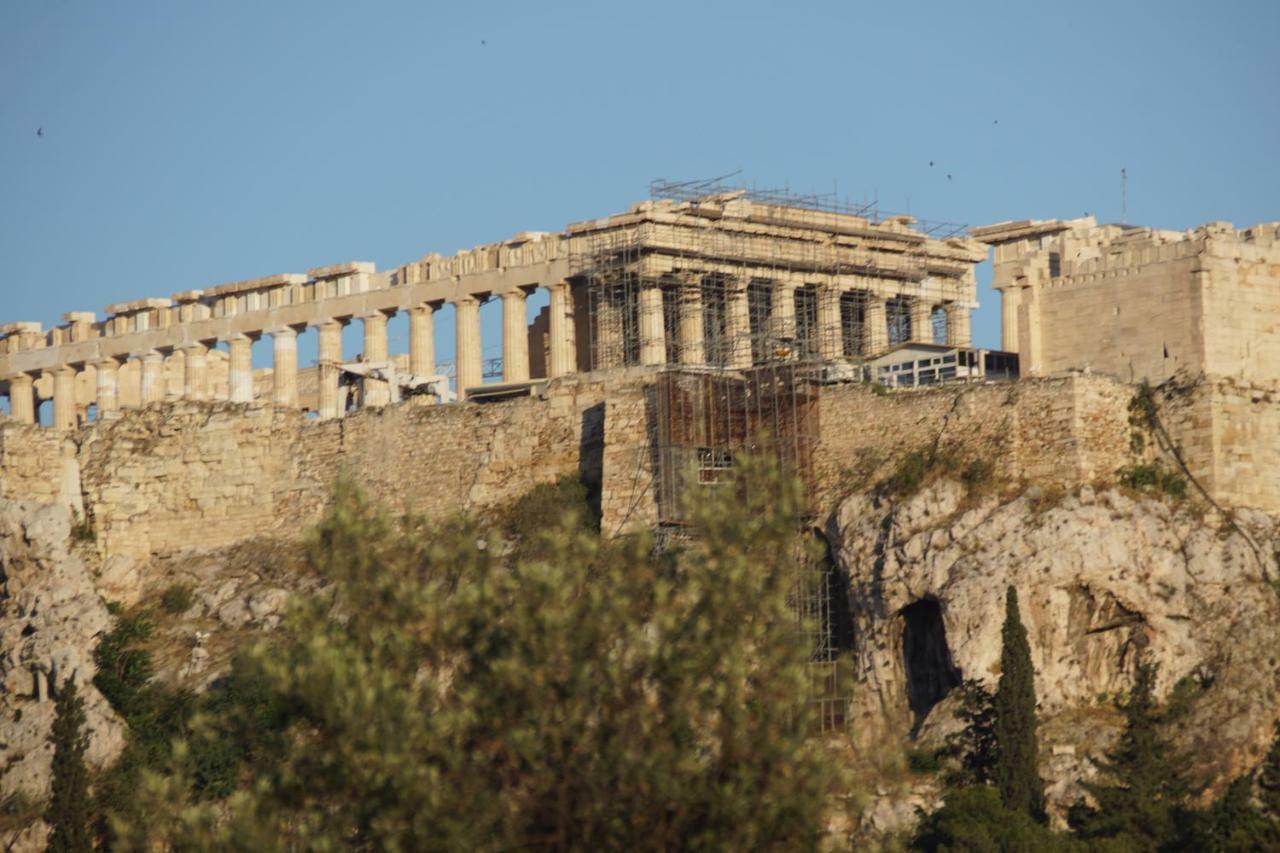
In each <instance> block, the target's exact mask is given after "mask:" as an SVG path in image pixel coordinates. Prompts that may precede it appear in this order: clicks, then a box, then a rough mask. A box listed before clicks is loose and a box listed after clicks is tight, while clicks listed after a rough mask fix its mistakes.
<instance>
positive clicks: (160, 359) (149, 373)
mask: <svg viewBox="0 0 1280 853" xmlns="http://www.w3.org/2000/svg"><path fill="white" fill-rule="evenodd" d="M164 390H165V389H164V356H162V355H161V354H160V353H158V352H156V351H155V350H152V351H151V352H149V353H147V354H146V355H144V356H143V357H142V403H141V404H142V405H143V406H146V405H148V404H150V403H160V402H163V401H164Z"/></svg>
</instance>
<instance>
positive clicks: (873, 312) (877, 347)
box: [862, 293, 889, 356]
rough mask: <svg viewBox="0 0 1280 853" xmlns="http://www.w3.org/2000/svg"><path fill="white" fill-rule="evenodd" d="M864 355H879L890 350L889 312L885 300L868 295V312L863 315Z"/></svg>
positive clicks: (871, 294) (874, 295) (881, 297)
mask: <svg viewBox="0 0 1280 853" xmlns="http://www.w3.org/2000/svg"><path fill="white" fill-rule="evenodd" d="M862 328H863V333H862V339H863V342H864V347H865V349H864V350H863V355H868V356H873V355H879V354H880V353H882V352H884V351H885V350H887V349H888V348H889V311H888V307H887V306H886V305H885V298H884V297H883V296H878V295H876V294H874V293H868V294H867V305H866V311H865V313H864V314H863V315H862Z"/></svg>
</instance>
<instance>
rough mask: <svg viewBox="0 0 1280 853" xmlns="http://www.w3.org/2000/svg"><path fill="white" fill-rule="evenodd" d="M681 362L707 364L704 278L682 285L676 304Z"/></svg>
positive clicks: (697, 277) (696, 278) (697, 278)
mask: <svg viewBox="0 0 1280 853" xmlns="http://www.w3.org/2000/svg"><path fill="white" fill-rule="evenodd" d="M676 326H677V327H678V332H677V333H678V335H679V338H680V363H681V364H706V363H707V355H706V321H705V319H704V317H703V315H702V278H701V276H696V277H694V279H693V280H692V281H690V282H687V283H686V284H683V285H681V287H680V300H679V302H678V303H677V305H676Z"/></svg>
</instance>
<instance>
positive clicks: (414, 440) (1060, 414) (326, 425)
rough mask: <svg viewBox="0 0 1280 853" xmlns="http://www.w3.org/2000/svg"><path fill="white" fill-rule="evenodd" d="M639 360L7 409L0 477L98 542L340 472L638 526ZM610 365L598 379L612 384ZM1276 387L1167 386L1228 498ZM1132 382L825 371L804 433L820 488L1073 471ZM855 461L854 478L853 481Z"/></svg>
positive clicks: (1185, 446)
mask: <svg viewBox="0 0 1280 853" xmlns="http://www.w3.org/2000/svg"><path fill="white" fill-rule="evenodd" d="M652 381H653V373H652V371H646V370H643V369H627V370H618V371H611V372H607V373H602V374H593V375H591V376H590V377H589V378H583V379H578V378H574V379H568V380H563V381H557V382H554V383H552V384H551V385H550V386H549V387H548V390H547V393H546V396H545V399H538V398H524V399H518V400H512V401H508V402H503V403H495V404H485V405H461V406H416V405H409V404H406V405H402V406H391V407H386V408H382V409H369V410H365V411H361V412H357V413H354V414H352V415H350V416H348V417H346V418H342V419H340V420H336V421H329V422H318V421H315V420H309V419H307V418H306V417H304V416H303V415H301V414H300V413H298V412H297V411H296V410H290V409H285V408H276V407H273V406H270V405H267V404H262V403H253V404H228V403H196V402H180V403H176V404H159V405H155V406H151V407H148V408H145V409H141V410H138V411H133V412H128V413H125V414H124V415H123V416H119V417H115V418H112V419H107V420H104V421H102V422H100V423H97V424H94V425H93V426H91V427H89V428H87V429H84V430H81V431H79V432H77V433H72V434H71V437H70V438H67V437H59V436H58V435H57V434H56V433H55V432H53V431H51V430H42V429H38V428H35V427H29V426H22V425H17V424H13V423H3V424H0V495H3V496H6V497H13V498H18V499H23V500H34V501H39V502H59V501H60V502H66V503H70V504H72V505H73V506H76V503H77V502H78V501H80V500H83V508H82V509H81V508H80V507H77V509H79V510H80V511H86V512H87V516H88V518H89V520H90V521H91V522H92V523H93V527H94V531H95V533H96V535H97V538H98V543H99V546H100V549H101V551H102V553H103V555H104V556H111V555H116V554H121V555H126V556H130V557H146V556H147V555H150V554H153V553H167V552H172V551H178V550H184V549H188V548H214V547H220V546H224V545H228V544H231V543H234V542H237V541H240V540H243V539H247V538H250V537H254V536H259V535H267V536H280V535H297V534H299V533H301V532H302V531H304V530H305V529H306V527H307V526H308V525H309V524H310V523H311V522H312V521H313V520H314V519H315V518H316V517H317V516H318V515H319V514H320V513H321V512H322V510H323V509H324V507H325V505H326V502H327V501H328V499H329V496H330V494H331V489H332V486H333V483H334V481H335V480H336V479H337V478H338V477H339V476H340V475H342V474H343V473H344V472H345V473H346V474H347V475H349V476H350V477H352V478H353V479H354V480H355V481H356V482H357V483H359V484H360V485H361V486H363V487H364V488H365V489H366V490H367V491H368V492H370V493H371V494H372V495H374V496H376V497H378V498H381V499H383V500H384V501H386V502H387V503H388V504H389V505H390V506H391V507H392V508H393V509H396V510H414V511H418V512H422V513H425V514H428V515H431V516H436V517H439V516H444V515H447V514H449V513H452V512H456V511H460V510H463V509H483V508H488V507H494V506H498V505H501V504H502V503H504V502H505V501H507V500H510V499H512V498H514V497H516V496H518V495H520V494H521V493H523V492H524V491H526V490H528V489H529V488H530V487H532V486H533V485H535V484H537V483H541V482H548V481H551V480H554V479H556V478H558V477H560V476H564V475H577V476H580V477H582V478H583V479H584V481H586V482H587V483H588V484H589V486H590V487H591V488H592V490H593V491H594V492H595V493H597V494H598V495H599V500H600V506H601V511H602V527H603V529H604V530H605V531H606V532H607V533H610V534H612V533H616V532H619V531H622V530H626V529H636V528H644V527H648V526H651V525H652V524H653V523H654V522H655V521H656V519H657V501H656V494H655V490H654V474H655V470H656V468H655V459H656V454H655V432H656V426H655V411H654V400H653V397H654V395H653V393H652V391H651V389H652V388H653V385H652ZM606 385H607V386H608V390H607V392H606ZM1273 396H1274V395H1273V394H1272V393H1271V392H1265V391H1260V390H1258V389H1249V388H1239V387H1236V386H1227V385H1222V384H1218V385H1200V386H1196V387H1195V389H1194V390H1193V391H1191V392H1188V393H1184V394H1182V395H1173V396H1170V398H1169V399H1167V400H1164V401H1163V402H1162V403H1161V407H1162V413H1163V414H1164V417H1165V419H1166V422H1167V425H1168V428H1169V432H1170V435H1171V436H1172V437H1173V439H1174V441H1175V442H1176V443H1177V444H1178V445H1179V446H1180V447H1181V449H1182V453H1183V456H1184V458H1185V459H1186V460H1187V462H1188V464H1189V465H1190V467H1191V468H1192V470H1193V472H1195V473H1196V475H1197V478H1198V479H1200V480H1201V481H1202V482H1203V483H1204V485H1205V487H1206V488H1208V489H1209V490H1210V492H1211V493H1213V494H1215V496H1217V497H1218V498H1219V499H1220V500H1223V501H1224V502H1225V503H1228V504H1244V505H1250V506H1255V507H1259V508H1262V509H1266V510H1270V511H1276V510H1278V509H1280V505H1277V499H1276V492H1277V490H1276V489H1275V487H1274V484H1273V483H1272V482H1271V478H1270V474H1269V472H1274V471H1276V470H1280V439H1278V438H1277V436H1280V406H1278V405H1277V404H1276V400H1274V399H1273ZM1132 397H1133V389H1132V388H1131V387H1130V386H1127V385H1124V384H1122V383H1119V382H1116V381H1114V380H1112V379H1109V378H1106V377H1102V376H1090V375H1069V376H1060V377H1052V378H1048V379H1040V380H1027V381H1022V382H1018V383H1010V384H991V385H970V386H959V385H956V386H939V387H935V388H930V389H920V390H914V391H900V392H894V393H890V394H883V395H882V394H875V393H873V392H872V391H871V390H870V389H869V388H868V387H866V386H862V385H829V386H825V387H823V388H822V391H821V396H820V403H819V429H818V436H817V439H816V441H817V443H816V446H815V448H814V469H815V478H816V482H817V498H818V503H817V508H818V509H819V511H821V512H825V511H827V510H829V509H830V508H831V506H832V505H833V502H834V501H835V500H836V499H838V498H839V497H840V496H841V495H842V493H843V492H844V491H847V490H848V489H849V488H851V487H853V486H857V485H865V483H866V482H867V481H868V479H869V478H870V477H873V476H877V475H880V474H882V473H883V472H884V471H886V470H887V469H888V466H890V465H892V464H893V462H894V461H895V460H896V459H897V458H899V457H900V456H901V454H902V453H904V452H906V451H909V450H913V449H916V448H923V447H927V446H930V445H932V444H933V443H934V442H937V443H938V445H939V446H940V447H943V448H957V449H960V450H962V452H963V455H965V456H966V457H968V458H983V459H989V460H991V462H992V463H993V465H994V470H995V473H996V474H997V475H999V476H1002V477H1008V478H1014V479H1023V480H1027V481H1041V482H1053V483H1057V484H1061V485H1067V486H1070V485H1075V484H1081V483H1086V482H1095V481H1106V480H1108V479H1110V478H1112V477H1113V476H1114V474H1115V471H1116V470H1117V469H1118V468H1120V467H1121V466H1123V465H1125V464H1127V463H1128V462H1129V461H1131V459H1132V458H1133V456H1132V452H1131V450H1130V447H1129V436H1130V432H1131V429H1130V426H1129V423H1128V416H1129V413H1128V405H1129V402H1130V400H1131V399H1132ZM859 480H861V482H858V481H859Z"/></svg>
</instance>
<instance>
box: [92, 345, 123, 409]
mask: <svg viewBox="0 0 1280 853" xmlns="http://www.w3.org/2000/svg"><path fill="white" fill-rule="evenodd" d="M93 366H94V369H95V370H96V371H97V374H98V399H97V403H98V417H99V418H101V417H102V416H103V415H106V414H110V413H112V412H118V411H119V410H120V362H118V361H116V360H115V359H114V358H104V359H102V360H101V361H98V362H95V363H94V365H93Z"/></svg>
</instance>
